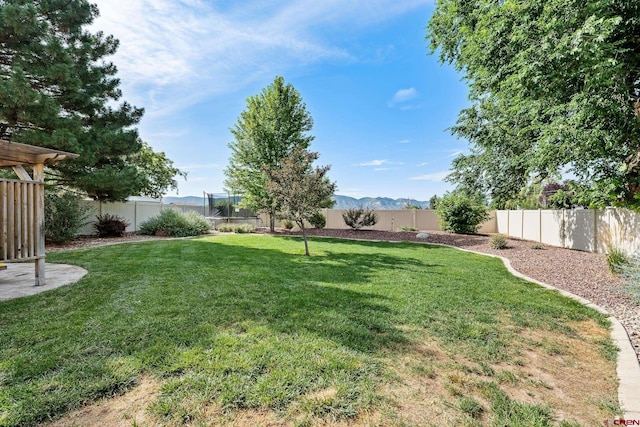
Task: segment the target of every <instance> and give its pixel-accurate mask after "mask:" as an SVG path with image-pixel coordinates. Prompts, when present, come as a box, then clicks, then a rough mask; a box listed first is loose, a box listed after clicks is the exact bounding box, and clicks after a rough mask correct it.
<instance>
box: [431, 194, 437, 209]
mask: <svg viewBox="0 0 640 427" xmlns="http://www.w3.org/2000/svg"><path fill="white" fill-rule="evenodd" d="M439 201H440V197H438V195H437V194H434V195H433V196H431V198H430V199H429V209H436V208H437V207H438V202H439Z"/></svg>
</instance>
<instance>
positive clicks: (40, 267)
mask: <svg viewBox="0 0 640 427" xmlns="http://www.w3.org/2000/svg"><path fill="white" fill-rule="evenodd" d="M33 180H34V181H36V182H37V184H36V186H35V188H34V190H33V191H34V193H35V194H34V196H35V200H36V211H35V227H34V228H35V230H34V234H35V241H36V253H35V255H36V256H37V257H38V258H37V259H36V286H44V285H45V284H46V280H45V267H44V266H45V260H44V254H45V252H44V165H42V164H40V165H35V166H34V167H33Z"/></svg>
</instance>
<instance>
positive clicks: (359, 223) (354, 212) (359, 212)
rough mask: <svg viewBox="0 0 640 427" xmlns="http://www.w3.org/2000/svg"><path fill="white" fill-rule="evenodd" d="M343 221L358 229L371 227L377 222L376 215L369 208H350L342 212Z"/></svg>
mask: <svg viewBox="0 0 640 427" xmlns="http://www.w3.org/2000/svg"><path fill="white" fill-rule="evenodd" d="M342 219H343V220H344V223H345V224H347V225H348V226H349V227H351V228H352V229H353V230H360V229H361V228H362V227H371V226H374V225H376V224H377V223H378V215H376V213H375V212H374V211H373V210H371V209H369V208H363V207H359V208H351V209H347V211H346V212H345V213H343V214H342Z"/></svg>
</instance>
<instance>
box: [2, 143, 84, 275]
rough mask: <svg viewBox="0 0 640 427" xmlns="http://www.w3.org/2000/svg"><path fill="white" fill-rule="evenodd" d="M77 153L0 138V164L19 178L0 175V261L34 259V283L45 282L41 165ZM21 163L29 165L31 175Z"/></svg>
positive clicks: (55, 161) (70, 156)
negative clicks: (11, 178) (0, 245)
mask: <svg viewBox="0 0 640 427" xmlns="http://www.w3.org/2000/svg"><path fill="white" fill-rule="evenodd" d="M76 157H78V155H77V154H73V153H67V152H64V151H58V150H51V149H49V148H42V147H36V146H33V145H25V144H18V143H15V142H9V141H3V140H0V167H4V168H7V167H10V168H12V169H13V170H14V172H15V173H16V175H18V178H19V180H6V179H0V227H1V228H0V231H1V233H0V241H1V242H2V251H1V252H0V261H17V260H31V259H32V260H35V285H36V286H43V285H45V283H46V281H45V247H44V239H45V232H44V167H45V165H51V164H54V163H57V162H59V161H61V160H65V159H73V158H76ZM25 166H28V167H31V169H32V175H33V177H32V176H30V175H29V173H28V172H27V170H26V169H25Z"/></svg>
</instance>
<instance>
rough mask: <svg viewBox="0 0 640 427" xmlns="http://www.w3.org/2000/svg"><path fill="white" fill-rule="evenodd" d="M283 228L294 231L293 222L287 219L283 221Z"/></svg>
mask: <svg viewBox="0 0 640 427" xmlns="http://www.w3.org/2000/svg"><path fill="white" fill-rule="evenodd" d="M282 227H283V228H285V229H287V230H291V229H293V221H291V220H288V219H285V220H283V221H282Z"/></svg>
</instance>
